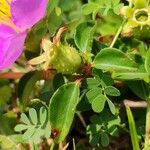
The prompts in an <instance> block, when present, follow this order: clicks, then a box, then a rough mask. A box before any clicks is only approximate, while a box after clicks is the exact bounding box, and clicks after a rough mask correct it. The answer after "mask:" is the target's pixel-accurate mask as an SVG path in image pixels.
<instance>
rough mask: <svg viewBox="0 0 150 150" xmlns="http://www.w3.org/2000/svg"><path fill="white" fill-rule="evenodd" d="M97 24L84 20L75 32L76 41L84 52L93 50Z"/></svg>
mask: <svg viewBox="0 0 150 150" xmlns="http://www.w3.org/2000/svg"><path fill="white" fill-rule="evenodd" d="M94 29H95V24H94V23H91V22H84V23H81V24H79V25H78V26H77V28H76V33H75V38H74V39H75V43H76V45H77V47H78V48H79V50H81V51H82V52H86V51H91V49H92V42H93V34H94Z"/></svg>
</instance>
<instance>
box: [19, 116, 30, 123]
mask: <svg viewBox="0 0 150 150" xmlns="http://www.w3.org/2000/svg"><path fill="white" fill-rule="evenodd" d="M20 120H21V121H22V122H23V123H25V124H27V125H30V124H31V123H30V120H29V119H28V117H27V116H26V114H25V113H22V114H21V118H20Z"/></svg>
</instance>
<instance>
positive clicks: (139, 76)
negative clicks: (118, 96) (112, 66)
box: [112, 72, 149, 80]
mask: <svg viewBox="0 0 150 150" xmlns="http://www.w3.org/2000/svg"><path fill="white" fill-rule="evenodd" d="M112 78H114V79H118V80H144V79H145V80H147V79H148V78H149V74H148V73H146V72H114V73H113V74H112Z"/></svg>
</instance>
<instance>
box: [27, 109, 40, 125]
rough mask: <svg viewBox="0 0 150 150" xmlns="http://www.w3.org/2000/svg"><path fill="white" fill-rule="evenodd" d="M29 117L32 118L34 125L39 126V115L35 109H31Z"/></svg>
mask: <svg viewBox="0 0 150 150" xmlns="http://www.w3.org/2000/svg"><path fill="white" fill-rule="evenodd" d="M29 116H30V119H31V121H32V123H33V124H34V125H37V123H38V120H37V113H36V110H35V109H34V108H30V109H29Z"/></svg>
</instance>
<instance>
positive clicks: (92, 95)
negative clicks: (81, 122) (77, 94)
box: [86, 88, 102, 103]
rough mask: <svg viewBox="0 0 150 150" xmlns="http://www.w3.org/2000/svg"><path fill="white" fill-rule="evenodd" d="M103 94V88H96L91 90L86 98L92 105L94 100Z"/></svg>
mask: <svg viewBox="0 0 150 150" xmlns="http://www.w3.org/2000/svg"><path fill="white" fill-rule="evenodd" d="M100 94H102V89H101V88H94V89H91V90H89V91H88V92H87V93H86V97H87V99H88V101H89V103H92V102H93V100H94V99H95V98H96V97H97V96H98V95H100Z"/></svg>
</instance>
